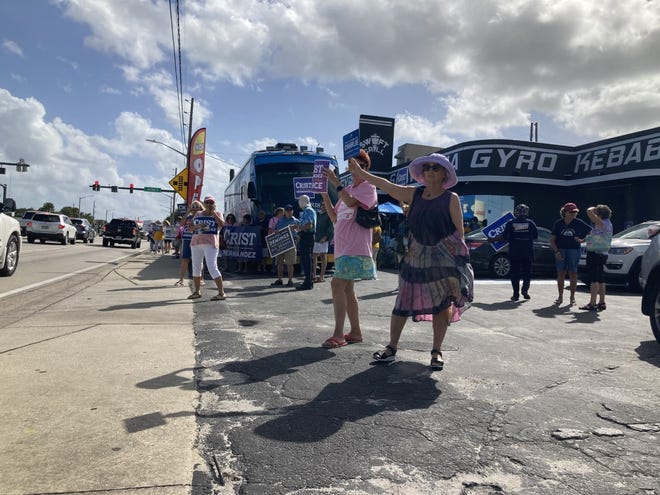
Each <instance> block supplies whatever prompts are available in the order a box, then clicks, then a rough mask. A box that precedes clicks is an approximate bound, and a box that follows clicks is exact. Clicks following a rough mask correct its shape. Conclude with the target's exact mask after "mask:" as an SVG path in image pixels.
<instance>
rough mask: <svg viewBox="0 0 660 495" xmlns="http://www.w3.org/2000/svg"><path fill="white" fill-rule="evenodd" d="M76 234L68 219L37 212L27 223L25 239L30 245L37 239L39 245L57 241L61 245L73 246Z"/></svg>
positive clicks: (56, 214)
mask: <svg viewBox="0 0 660 495" xmlns="http://www.w3.org/2000/svg"><path fill="white" fill-rule="evenodd" d="M76 234H77V231H76V228H75V227H74V225H73V224H72V223H71V220H70V219H69V217H67V216H66V215H62V214H61V213H47V212H45V211H38V212H36V213H35V214H34V216H33V217H32V219H31V220H28V223H27V232H26V237H27V241H28V242H30V243H32V242H34V241H35V240H36V239H39V241H40V242H41V243H44V242H46V241H58V242H61V243H62V244H67V243H68V244H75V243H76Z"/></svg>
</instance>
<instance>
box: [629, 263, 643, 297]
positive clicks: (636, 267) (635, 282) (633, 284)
mask: <svg viewBox="0 0 660 495" xmlns="http://www.w3.org/2000/svg"><path fill="white" fill-rule="evenodd" d="M641 270H642V258H641V256H640V257H639V258H637V259H636V260H635V262H634V263H633V264H632V266H631V267H630V271H629V272H628V288H629V289H630V290H633V291H635V292H639V291H641V290H642V286H641V285H639V272H640V271H641Z"/></svg>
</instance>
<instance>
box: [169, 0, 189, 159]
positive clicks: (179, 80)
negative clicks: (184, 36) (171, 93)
mask: <svg viewBox="0 0 660 495" xmlns="http://www.w3.org/2000/svg"><path fill="white" fill-rule="evenodd" d="M169 5H170V31H171V33H172V56H173V58H174V81H175V86H176V95H177V106H178V111H179V132H180V133H181V142H182V143H184V149H185V148H186V145H185V142H186V139H185V130H184V123H183V120H184V116H183V115H184V110H183V77H182V70H181V30H180V22H179V0H176V25H177V38H176V40H175V38H174V17H173V13H172V0H169ZM177 52H178V61H177Z"/></svg>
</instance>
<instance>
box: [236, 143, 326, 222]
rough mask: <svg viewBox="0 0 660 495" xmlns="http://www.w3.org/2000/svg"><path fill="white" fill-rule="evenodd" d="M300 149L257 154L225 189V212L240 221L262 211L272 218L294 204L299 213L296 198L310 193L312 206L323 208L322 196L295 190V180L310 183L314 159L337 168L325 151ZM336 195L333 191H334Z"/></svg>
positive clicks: (278, 148) (287, 147)
mask: <svg viewBox="0 0 660 495" xmlns="http://www.w3.org/2000/svg"><path fill="white" fill-rule="evenodd" d="M322 151H323V150H321V149H317V151H316V152H315V153H314V152H311V151H307V150H306V149H303V150H298V148H297V146H295V145H280V144H279V143H278V145H277V146H275V147H270V148H269V149H267V150H262V151H255V152H254V153H252V155H251V156H250V159H249V160H248V161H247V162H246V163H245V165H244V166H243V168H242V169H241V170H240V171H239V172H238V174H236V177H234V178H233V180H232V181H231V182H230V183H229V185H228V186H227V189H226V190H225V213H234V214H235V215H237V216H238V217H239V218H240V217H241V216H243V215H244V214H246V213H250V214H251V215H252V216H253V218H256V215H257V213H258V211H259V210H264V211H265V212H266V215H271V214H272V213H273V211H274V210H275V208H276V207H278V206H285V205H287V204H291V205H293V206H294V209H295V210H296V211H297V210H298V205H297V201H296V200H297V197H298V196H300V195H301V194H307V195H308V196H309V197H310V199H311V203H312V207H314V208H320V206H321V195H320V194H316V195H314V194H310V193H309V192H306V191H304V190H303V191H301V190H298V191H296V190H295V189H294V179H296V178H309V179H310V181H311V177H312V173H313V170H314V161H315V160H327V161H330V163H331V164H332V165H333V166H334V167H335V170H336V168H337V160H336V159H335V157H334V156H331V155H328V154H326V153H323V152H322ZM332 192H333V193H334V191H332Z"/></svg>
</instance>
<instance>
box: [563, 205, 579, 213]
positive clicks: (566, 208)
mask: <svg viewBox="0 0 660 495" xmlns="http://www.w3.org/2000/svg"><path fill="white" fill-rule="evenodd" d="M562 210H563V211H567V212H569V213H571V212H573V211H580V209H579V208H578V207H577V205H576V204H575V203H566V204H565V205H564V206H563V207H562Z"/></svg>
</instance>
